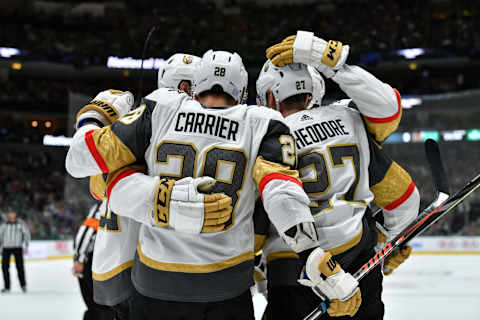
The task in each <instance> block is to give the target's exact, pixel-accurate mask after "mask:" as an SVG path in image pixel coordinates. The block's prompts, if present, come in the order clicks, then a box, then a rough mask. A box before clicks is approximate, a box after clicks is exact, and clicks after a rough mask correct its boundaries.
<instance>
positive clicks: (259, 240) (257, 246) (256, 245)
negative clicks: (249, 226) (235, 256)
mask: <svg viewBox="0 0 480 320" xmlns="http://www.w3.org/2000/svg"><path fill="white" fill-rule="evenodd" d="M265 240H267V236H265V235H263V234H256V235H255V240H254V242H253V252H255V254H257V252H259V251H260V250H262V248H263V245H264V244H265Z"/></svg>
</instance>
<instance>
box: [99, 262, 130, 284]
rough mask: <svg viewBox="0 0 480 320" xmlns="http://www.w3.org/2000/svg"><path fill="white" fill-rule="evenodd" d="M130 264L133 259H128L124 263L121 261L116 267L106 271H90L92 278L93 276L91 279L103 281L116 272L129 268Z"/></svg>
mask: <svg viewBox="0 0 480 320" xmlns="http://www.w3.org/2000/svg"><path fill="white" fill-rule="evenodd" d="M132 266H133V260H129V261H127V262H125V263H122V264H121V265H119V266H118V267H116V268H113V269H112V270H110V271H107V272H105V273H95V272H92V278H93V280H96V281H105V280H108V279H111V278H113V277H114V276H116V275H117V274H119V273H120V272H122V271H123V270H126V269H128V268H131V267H132Z"/></svg>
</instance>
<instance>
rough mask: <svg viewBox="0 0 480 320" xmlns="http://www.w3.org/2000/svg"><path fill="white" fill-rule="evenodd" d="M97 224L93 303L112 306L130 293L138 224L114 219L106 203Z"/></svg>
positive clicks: (119, 217) (128, 220)
mask: <svg viewBox="0 0 480 320" xmlns="http://www.w3.org/2000/svg"><path fill="white" fill-rule="evenodd" d="M100 210H101V214H100V222H99V226H98V231H97V237H96V241H95V247H94V250H93V263H92V277H93V293H94V294H93V298H94V300H95V302H97V303H99V304H102V305H107V306H114V305H116V304H119V303H121V302H122V301H125V300H126V299H128V298H129V297H130V296H131V294H132V293H133V285H132V280H131V268H132V265H133V259H134V257H135V252H136V247H137V242H138V233H139V230H140V223H139V222H137V221H134V220H133V219H130V218H126V217H122V216H118V215H116V214H115V213H114V212H112V210H111V209H110V207H109V206H108V203H107V200H104V201H103V202H102V205H101V209H100Z"/></svg>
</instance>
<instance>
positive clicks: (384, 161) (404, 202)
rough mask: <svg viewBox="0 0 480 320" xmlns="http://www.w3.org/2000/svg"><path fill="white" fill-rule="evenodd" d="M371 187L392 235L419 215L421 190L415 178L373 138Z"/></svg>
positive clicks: (371, 144) (371, 142) (370, 172)
mask: <svg viewBox="0 0 480 320" xmlns="http://www.w3.org/2000/svg"><path fill="white" fill-rule="evenodd" d="M369 178H370V190H371V191H372V193H373V194H374V199H373V201H374V202H375V203H376V204H377V205H378V206H379V207H380V208H382V209H383V216H384V227H385V228H386V229H387V231H388V232H389V235H390V236H394V235H396V234H397V233H398V232H400V231H401V230H403V228H405V227H406V226H407V225H408V224H409V223H410V222H412V221H413V220H414V219H415V218H416V217H417V215H418V210H419V207H420V194H419V192H418V189H417V187H416V186H415V183H414V182H413V180H412V178H411V177H410V175H409V174H408V172H407V171H405V170H404V169H403V168H402V167H401V166H400V165H399V164H398V163H396V162H395V161H393V160H392V159H390V158H389V157H388V155H387V154H386V153H385V152H384V151H383V149H382V148H381V147H380V146H379V145H378V144H377V143H376V142H375V141H373V139H370V165H369Z"/></svg>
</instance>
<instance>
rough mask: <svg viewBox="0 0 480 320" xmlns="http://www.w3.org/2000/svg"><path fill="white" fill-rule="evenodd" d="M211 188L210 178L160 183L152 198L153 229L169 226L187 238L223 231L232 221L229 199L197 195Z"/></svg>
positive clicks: (211, 179)
mask: <svg viewBox="0 0 480 320" xmlns="http://www.w3.org/2000/svg"><path fill="white" fill-rule="evenodd" d="M214 184H215V179H213V178H210V177H201V178H190V177H188V178H183V179H181V180H178V181H175V180H169V179H160V182H159V184H158V187H157V189H156V191H155V197H154V209H153V219H154V221H155V223H156V225H157V226H166V225H169V226H170V227H172V228H173V229H175V230H176V231H179V232H184V233H190V234H198V233H201V232H219V231H222V230H224V229H225V227H226V223H227V222H228V221H229V220H230V219H231V217H232V210H233V208H232V198H230V197H228V196H226V195H225V194H221V193H214V194H203V193H201V192H209V191H210V190H212V188H213V186H214ZM199 191H201V192H199Z"/></svg>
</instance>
